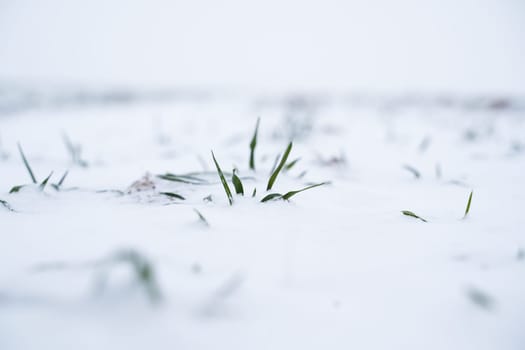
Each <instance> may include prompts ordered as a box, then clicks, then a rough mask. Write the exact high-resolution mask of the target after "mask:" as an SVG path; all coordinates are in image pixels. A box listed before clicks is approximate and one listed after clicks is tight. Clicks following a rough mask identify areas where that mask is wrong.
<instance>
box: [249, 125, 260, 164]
mask: <svg viewBox="0 0 525 350" xmlns="http://www.w3.org/2000/svg"><path fill="white" fill-rule="evenodd" d="M260 121H261V118H257V124H255V131H254V133H253V137H252V140H251V141H250V169H252V170H255V147H256V146H257V134H258V132H259V122H260Z"/></svg>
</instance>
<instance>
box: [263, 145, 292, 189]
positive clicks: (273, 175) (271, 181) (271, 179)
mask: <svg viewBox="0 0 525 350" xmlns="http://www.w3.org/2000/svg"><path fill="white" fill-rule="evenodd" d="M292 146H293V143H292V142H290V143H289V144H288V147H286V150H285V151H284V154H283V157H282V158H281V161H280V162H279V165H277V168H275V171H274V172H273V174H272V176H270V179H269V180H268V186H266V191H269V190H271V189H272V187H273V184H274V183H275V180H276V179H277V176H278V175H279V172H280V171H281V169H282V168H283V166H284V164H285V163H286V160H287V159H288V156H289V155H290V151H291V150H292Z"/></svg>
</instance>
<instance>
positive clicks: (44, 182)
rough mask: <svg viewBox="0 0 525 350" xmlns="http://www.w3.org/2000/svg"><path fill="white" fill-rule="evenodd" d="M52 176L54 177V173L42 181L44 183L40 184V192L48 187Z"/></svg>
mask: <svg viewBox="0 0 525 350" xmlns="http://www.w3.org/2000/svg"><path fill="white" fill-rule="evenodd" d="M51 176H53V172H51V173H50V174H49V175H48V176H47V177H46V178H45V180H44V181H42V183H41V184H40V186H38V189H39V190H40V191H43V190H44V188H46V185H47V182H48V181H49V179H50V178H51Z"/></svg>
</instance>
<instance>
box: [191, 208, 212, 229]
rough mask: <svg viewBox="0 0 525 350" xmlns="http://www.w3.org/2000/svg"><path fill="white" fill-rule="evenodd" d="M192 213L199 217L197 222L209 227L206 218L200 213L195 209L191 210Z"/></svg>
mask: <svg viewBox="0 0 525 350" xmlns="http://www.w3.org/2000/svg"><path fill="white" fill-rule="evenodd" d="M193 211H194V212H195V213H196V214H197V216H198V217H199V220H200V222H202V223H203V224H204V225H205V226H208V227H209V226H210V223H209V222H208V220H206V218H205V217H204V215H202V214H201V212H200V211H198V210H197V209H195V208H193Z"/></svg>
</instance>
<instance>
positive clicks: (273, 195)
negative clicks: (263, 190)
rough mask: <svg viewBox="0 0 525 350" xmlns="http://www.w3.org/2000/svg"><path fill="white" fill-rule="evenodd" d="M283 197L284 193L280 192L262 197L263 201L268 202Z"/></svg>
mask: <svg viewBox="0 0 525 350" xmlns="http://www.w3.org/2000/svg"><path fill="white" fill-rule="evenodd" d="M281 198H283V195H282V194H280V193H270V194H269V195H266V196H265V197H264V198H263V199H261V202H262V203H264V202H268V201H271V200H276V199H281Z"/></svg>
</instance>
